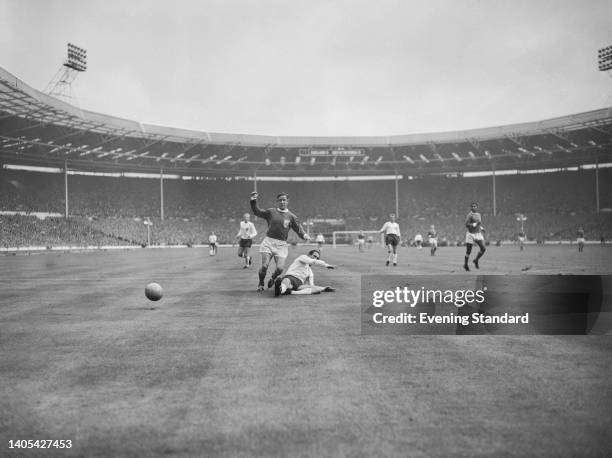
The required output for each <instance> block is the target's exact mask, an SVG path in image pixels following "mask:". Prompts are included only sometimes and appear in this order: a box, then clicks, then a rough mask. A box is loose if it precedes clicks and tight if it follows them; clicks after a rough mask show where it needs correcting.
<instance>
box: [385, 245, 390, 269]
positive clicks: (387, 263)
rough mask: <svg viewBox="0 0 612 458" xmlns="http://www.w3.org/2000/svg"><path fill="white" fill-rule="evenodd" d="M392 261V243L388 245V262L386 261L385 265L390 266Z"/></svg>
mask: <svg viewBox="0 0 612 458" xmlns="http://www.w3.org/2000/svg"><path fill="white" fill-rule="evenodd" d="M390 262H391V245H387V262H386V263H385V265H386V266H388V265H389V263H390Z"/></svg>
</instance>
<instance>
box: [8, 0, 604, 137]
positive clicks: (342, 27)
mask: <svg viewBox="0 0 612 458" xmlns="http://www.w3.org/2000/svg"><path fill="white" fill-rule="evenodd" d="M67 42H72V43H74V44H76V45H78V46H81V47H83V48H85V49H87V52H88V70H87V72H85V73H83V74H80V75H79V76H78V78H77V79H76V81H75V83H74V86H73V87H74V92H75V94H76V95H77V97H78V101H79V105H80V106H81V108H84V109H88V110H92V111H98V112H102V113H106V114H111V115H115V116H120V117H124V118H128V119H134V120H138V121H141V122H146V123H152V124H160V125H166V126H172V127H181V128H187V129H195V130H202V131H209V132H231V133H251V134H265V135H320V136H328V135H334V136H336V135H355V136H360V135H394V134H410V133H422V132H439V131H447V130H462V129H470V128H477V127H485V126H494V125H501V124H510V123H515V122H523V121H537V120H541V119H547V118H551V117H556V116H563V115H568V114H572V113H578V112H582V111H588V110H593V109H598V108H603V107H606V106H609V105H612V78H611V77H610V75H609V74H606V73H604V72H599V71H598V69H597V50H598V49H599V48H602V47H605V46H608V45H612V1H610V0H597V1H595V0H589V1H584V0H583V1H545V0H525V1H522V0H521V1H509V0H504V1H501V0H489V1H485V0H482V1H478V0H448V1H446V0H433V1H431V0H429V1H426V0H422V1H418V2H417V1H411V0H369V1H363V0H327V1H322V0H308V1H298V0H251V1H247V0H218V1H211V0H193V1H191V0H183V1H178V0H177V1H174V2H170V1H161V0H155V1H154V0H149V1H144V0H129V1H126V0H121V1H114V0H103V1H98V0H95V1H92V0H74V1H73V0H61V1H59V0H0V43H1V44H2V46H1V47H0V66H2V67H4V68H5V70H7V71H9V72H11V73H13V74H14V75H16V76H17V77H19V78H21V79H22V80H24V81H25V82H26V83H27V84H29V85H30V86H33V87H34V88H36V89H39V90H43V89H44V88H45V87H46V85H47V83H48V82H49V81H50V80H51V79H52V77H53V76H54V75H55V73H56V72H57V70H58V69H59V68H60V65H61V63H62V62H63V60H64V59H65V55H66V44H67Z"/></svg>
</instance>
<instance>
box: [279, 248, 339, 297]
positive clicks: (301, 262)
mask: <svg viewBox="0 0 612 458" xmlns="http://www.w3.org/2000/svg"><path fill="white" fill-rule="evenodd" d="M320 256H321V253H320V252H319V250H310V251H309V252H308V254H303V255H301V256H298V257H297V259H296V260H295V261H293V262H292V263H291V265H290V266H289V269H287V273H286V274H285V275H283V276H282V277H278V278H277V279H276V281H275V282H274V295H275V296H280V295H281V294H319V293H322V292H333V291H335V290H334V288H332V287H331V286H317V285H315V284H314V275H313V273H312V269H311V268H310V266H311V265H315V266H322V267H326V268H328V269H335V268H336V266H332V265H331V264H328V263H326V262H325V261H321V260H320V259H319V257H320Z"/></svg>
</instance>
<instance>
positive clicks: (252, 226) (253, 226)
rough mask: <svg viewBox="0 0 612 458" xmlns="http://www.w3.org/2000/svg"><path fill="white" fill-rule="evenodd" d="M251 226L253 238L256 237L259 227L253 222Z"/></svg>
mask: <svg viewBox="0 0 612 458" xmlns="http://www.w3.org/2000/svg"><path fill="white" fill-rule="evenodd" d="M249 228H250V232H251V238H252V239H254V238H255V236H256V235H257V229H255V225H254V224H253V223H250V225H249Z"/></svg>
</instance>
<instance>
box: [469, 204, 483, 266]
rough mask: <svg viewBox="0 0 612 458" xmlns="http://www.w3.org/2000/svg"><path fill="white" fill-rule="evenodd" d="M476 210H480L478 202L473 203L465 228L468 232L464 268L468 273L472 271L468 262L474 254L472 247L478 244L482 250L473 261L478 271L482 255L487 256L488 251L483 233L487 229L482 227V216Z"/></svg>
mask: <svg viewBox="0 0 612 458" xmlns="http://www.w3.org/2000/svg"><path fill="white" fill-rule="evenodd" d="M476 210H478V204H477V203H476V202H472V205H471V206H470V212H469V213H468V215H467V217H466V219H465V227H466V228H467V232H466V234H465V262H464V263H463V268H464V269H465V270H467V271H469V270H470V266H469V265H468V261H469V259H470V253H471V252H472V245H474V244H476V245H478V247H479V248H480V251H479V252H478V254H477V255H476V258H474V261H473V262H474V267H476V268H477V269H478V268H480V266H479V265H478V261H479V260H480V258H482V255H484V254H485V251H487V249H486V248H485V244H484V235H483V232H485V229H484V227H482V216H480V213H478V212H477V211H476Z"/></svg>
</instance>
